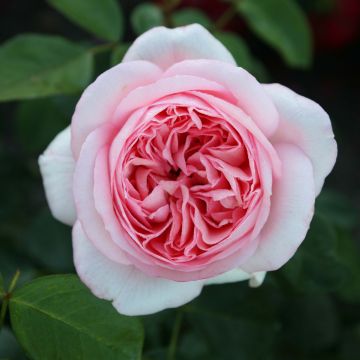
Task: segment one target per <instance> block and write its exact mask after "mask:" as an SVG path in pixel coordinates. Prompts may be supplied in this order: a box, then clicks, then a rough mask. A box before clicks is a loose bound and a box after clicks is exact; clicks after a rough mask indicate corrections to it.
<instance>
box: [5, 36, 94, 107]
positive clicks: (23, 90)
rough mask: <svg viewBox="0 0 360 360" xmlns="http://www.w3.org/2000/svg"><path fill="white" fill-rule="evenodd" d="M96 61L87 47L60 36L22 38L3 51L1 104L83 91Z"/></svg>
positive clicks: (16, 39)
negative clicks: (2, 102)
mask: <svg viewBox="0 0 360 360" xmlns="http://www.w3.org/2000/svg"><path fill="white" fill-rule="evenodd" d="M92 68H93V58H92V55H91V53H90V52H87V51H86V50H85V49H84V48H83V47H81V46H79V45H76V44H73V43H71V42H70V41H68V40H65V39H62V38H60V37H57V36H48V35H33V34H27V35H20V36H17V37H15V38H13V39H11V40H9V41H7V42H6V43H5V44H4V45H2V46H1V47H0V101H8V100H18V99H30V98H36V97H41V96H48V95H54V94H67V93H73V92H77V91H80V90H82V89H83V88H84V87H85V86H86V85H87V84H88V83H89V82H90V79H91V76H92Z"/></svg>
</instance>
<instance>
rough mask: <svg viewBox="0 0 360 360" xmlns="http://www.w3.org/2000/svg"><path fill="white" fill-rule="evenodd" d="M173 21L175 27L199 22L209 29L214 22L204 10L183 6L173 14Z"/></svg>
mask: <svg viewBox="0 0 360 360" xmlns="http://www.w3.org/2000/svg"><path fill="white" fill-rule="evenodd" d="M172 23H173V25H174V26H175V27H177V26H185V25H190V24H196V23H197V24H200V25H202V26H204V27H205V28H207V29H209V28H210V27H211V24H212V23H211V20H210V18H209V17H208V16H207V15H206V14H205V13H204V12H202V11H201V10H199V9H196V8H191V7H187V8H183V9H181V10H178V11H176V12H174V14H173V15H172Z"/></svg>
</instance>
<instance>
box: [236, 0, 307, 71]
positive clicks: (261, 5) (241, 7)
mask: <svg viewBox="0 0 360 360" xmlns="http://www.w3.org/2000/svg"><path fill="white" fill-rule="evenodd" d="M237 9H238V11H239V12H240V13H241V14H242V15H243V16H244V18H245V20H246V21H247V23H248V25H249V26H250V28H251V29H252V30H253V31H254V32H255V33H256V34H257V35H258V36H259V37H261V38H262V39H263V40H264V41H266V42H267V43H268V44H269V45H271V46H273V47H274V48H276V49H277V50H278V51H279V52H280V53H281V55H282V56H283V58H284V60H285V61H286V62H287V63H288V64H289V65H290V66H293V67H297V68H307V67H308V66H309V65H310V64H311V60H312V39H311V32H310V27H309V24H308V21H307V19H306V16H305V14H304V13H303V11H302V10H301V8H300V6H299V5H298V4H297V3H296V1H294V0H256V1H254V0H238V2H237Z"/></svg>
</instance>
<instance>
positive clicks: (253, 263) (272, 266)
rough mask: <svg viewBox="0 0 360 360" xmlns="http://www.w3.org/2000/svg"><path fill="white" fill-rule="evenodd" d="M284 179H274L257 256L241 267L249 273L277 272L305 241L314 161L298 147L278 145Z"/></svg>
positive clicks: (310, 215)
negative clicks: (269, 206)
mask: <svg viewBox="0 0 360 360" xmlns="http://www.w3.org/2000/svg"><path fill="white" fill-rule="evenodd" d="M276 150H277V152H278V154H279V157H280V159H281V161H282V169H283V172H282V176H281V177H280V178H279V179H275V180H274V185H273V195H272V198H271V209H270V215H269V217H268V220H267V222H266V224H265V226H264V228H263V229H262V231H261V233H260V235H259V245H258V248H257V250H256V252H255V254H254V255H253V256H252V257H250V259H248V260H247V261H246V262H245V263H244V264H241V268H242V269H243V270H245V271H246V272H256V271H265V270H266V271H270V270H276V269H278V268H279V267H281V266H282V265H284V264H285V263H286V262H287V261H288V260H289V259H290V258H291V257H292V256H293V255H294V253H295V251H296V250H297V248H298V246H299V245H300V244H301V242H302V241H303V240H304V238H305V236H306V233H307V231H308V229H309V225H310V222H311V219H312V216H313V211H314V202H315V191H314V178H313V169H312V166H311V162H310V160H309V159H308V157H307V156H306V155H305V154H304V153H303V152H302V151H301V150H300V149H299V148H298V147H296V146H295V145H290V144H279V145H277V146H276Z"/></svg>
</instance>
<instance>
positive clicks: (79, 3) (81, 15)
mask: <svg viewBox="0 0 360 360" xmlns="http://www.w3.org/2000/svg"><path fill="white" fill-rule="evenodd" d="M47 1H48V2H49V3H50V4H51V5H52V6H53V7H54V8H55V9H56V10H58V11H59V12H61V13H62V14H64V15H65V16H66V17H68V18H69V19H70V20H71V21H73V22H74V23H76V24H77V25H79V26H81V27H83V28H84V29H85V30H87V31H89V32H91V33H92V34H94V35H96V36H98V37H100V38H102V39H105V40H109V41H117V40H119V38H120V37H121V36H122V33H123V14H122V11H121V8H120V6H119V4H118V2H117V1H116V0H101V1H99V0H75V1H74V0H47Z"/></svg>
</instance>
